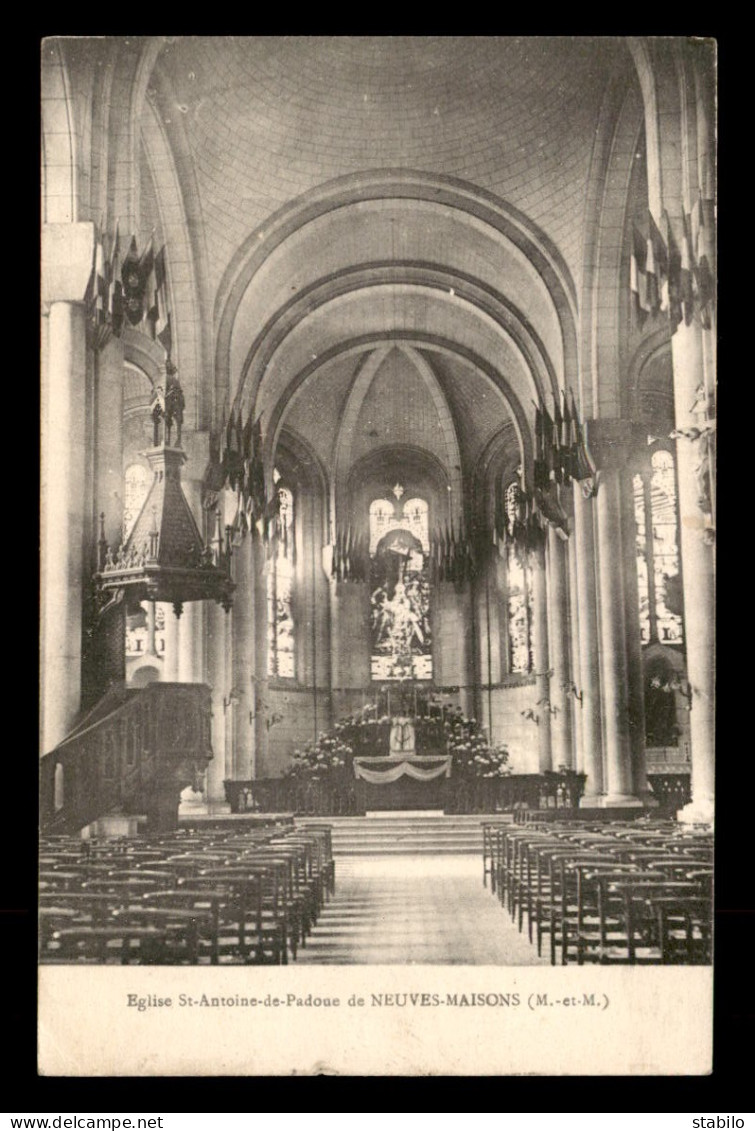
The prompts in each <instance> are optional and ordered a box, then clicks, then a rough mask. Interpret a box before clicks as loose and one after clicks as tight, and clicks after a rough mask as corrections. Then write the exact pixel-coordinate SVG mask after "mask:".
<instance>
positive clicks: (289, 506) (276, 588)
mask: <svg viewBox="0 0 755 1131" xmlns="http://www.w3.org/2000/svg"><path fill="white" fill-rule="evenodd" d="M275 479H276V482H278V481H279V480H280V475H279V474H277V473H276V474H275ZM277 493H278V515H277V519H276V522H275V526H274V531H273V535H272V547H271V553H270V558H269V560H268V566H267V632H268V636H267V641H268V648H267V673H268V675H271V676H277V677H279V678H280V679H294V677H295V675H296V662H295V653H294V649H295V635H294V614H293V598H294V570H295V549H296V547H295V542H294V496H293V494H292V492H291V491H290V490H289V489H288V487H284V486H281V485H280V483H279V485H278V487H277Z"/></svg>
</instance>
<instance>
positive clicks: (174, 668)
mask: <svg viewBox="0 0 755 1131" xmlns="http://www.w3.org/2000/svg"><path fill="white" fill-rule="evenodd" d="M161 605H162V610H163V614H164V617H165V658H164V660H163V675H162V678H163V681H164V682H166V683H178V679H179V676H178V656H179V648H180V640H179V632H180V628H179V623H180V618H179V617H177V616H176V614H175V613H174V611H173V606H172V605H168V604H163V603H162V602H161Z"/></svg>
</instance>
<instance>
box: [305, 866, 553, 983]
mask: <svg viewBox="0 0 755 1131" xmlns="http://www.w3.org/2000/svg"><path fill="white" fill-rule="evenodd" d="M548 961H549V960H548V959H547V958H545V957H542V958H538V956H537V949H536V947H535V946H532V945H530V942H529V940H528V938H527V934H526V932H525V933H524V934H521V935H520V934H519V932H518V931H517V929H516V927H515V925H514V924H513V923H512V922H511V919H510V917H509V915H508V914H507V912H506V911H505V910H504V908H503V907H501V905H500V903H499V902H498V900H497V899H496V898H494V896H492V895H491V893H490V889H489V888H484V887H483V885H482V859H481V857H480V856H478V855H463V856H461V855H460V856H439V857H433V856H385V857H375V856H369V857H367V856H348V857H342V856H338V857H336V894H335V896H334V898H332V899H331V901H330V903H328V904H326V906H325V908H324V909H323V911H322V913H321V915H320V918H319V919H318V922H317V925H316V926H315V928H314V930H313V931H312V934H311V935H310V937H309V939H308V940H307V945H306V947H304V948H303V949H302V950H300V951H299V956H298V959H297V965H298V966H300V965H302V964H307V963H309V964H312V965H315V964H316V965H331V964H335V965H348V964H351V965H416V964H427V965H453V966H535V965H542V966H545V965H548Z"/></svg>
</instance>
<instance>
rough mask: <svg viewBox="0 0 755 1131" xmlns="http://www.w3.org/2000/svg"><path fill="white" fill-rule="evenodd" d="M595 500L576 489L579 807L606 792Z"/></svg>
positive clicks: (591, 803)
mask: <svg viewBox="0 0 755 1131" xmlns="http://www.w3.org/2000/svg"><path fill="white" fill-rule="evenodd" d="M593 511H594V503H593V500H592V499H585V497H584V494H583V492H582V487H581V485H579V484H576V485H575V488H574V535H573V537H574V559H575V564H576V568H577V610H578V616H579V691H580V693H581V695H582V710H581V717H582V745H583V750H584V754H583V759H584V761H583V767H582V769H583V771H584V773H585V774H586V775H587V780H586V782H585V792H584V795H583V797H582V800H581V802H580V804H581V805H582V806H583V807H584V808H592V807H594V806H596V805H597V804H598V803H599V799H600V798H601V796H602V793H603V735H602V720H601V695H600V663H599V651H598V605H597V591H596V575H595V541H594V533H593Z"/></svg>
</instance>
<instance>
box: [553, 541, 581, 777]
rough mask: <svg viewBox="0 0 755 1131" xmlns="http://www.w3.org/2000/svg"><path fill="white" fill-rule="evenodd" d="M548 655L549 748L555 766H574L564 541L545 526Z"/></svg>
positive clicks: (569, 767)
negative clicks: (549, 671) (549, 673)
mask: <svg viewBox="0 0 755 1131" xmlns="http://www.w3.org/2000/svg"><path fill="white" fill-rule="evenodd" d="M546 560H547V577H546V584H547V589H548V622H549V632H548V655H549V657H550V667H551V669H552V671H553V675H552V676H551V681H550V701H551V710H552V721H551V750H552V759H553V766H554V769H558V768H559V767H560V766H565V767H566V768H567V769H573V767H574V751H573V746H572V732H571V703H572V699H571V694H570V693H569V690H568V687H569V684H570V682H571V677H570V669H569V636H568V606H567V601H568V597H567V589H566V544H565V542H564V541H563V539H562V538H561V537H560V536H559V534H558V532H557V530H556V528H555V526H552V525H549V527H548V547H547V558H546Z"/></svg>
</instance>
